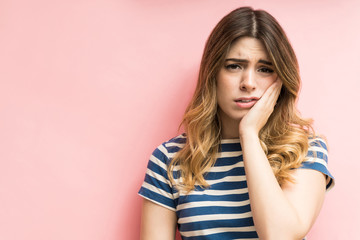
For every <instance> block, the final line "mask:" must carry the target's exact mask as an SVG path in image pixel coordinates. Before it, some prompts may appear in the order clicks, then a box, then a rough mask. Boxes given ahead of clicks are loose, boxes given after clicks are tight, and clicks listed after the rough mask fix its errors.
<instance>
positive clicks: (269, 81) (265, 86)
mask: <svg viewBox="0 0 360 240" xmlns="http://www.w3.org/2000/svg"><path fill="white" fill-rule="evenodd" d="M276 79H277V77H271V78H266V79H262V83H261V84H260V89H261V91H262V94H264V92H265V91H266V90H267V89H268V88H269V87H270V86H271V85H272V84H273V83H274V82H275V81H276Z"/></svg>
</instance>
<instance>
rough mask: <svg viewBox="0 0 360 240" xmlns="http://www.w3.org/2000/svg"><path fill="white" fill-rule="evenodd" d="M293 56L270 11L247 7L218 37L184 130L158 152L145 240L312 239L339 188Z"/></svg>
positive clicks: (223, 24) (211, 42)
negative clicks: (302, 101) (327, 198)
mask: <svg viewBox="0 0 360 240" xmlns="http://www.w3.org/2000/svg"><path fill="white" fill-rule="evenodd" d="M299 87H300V77H299V70H298V64H297V60H296V56H295V54H294V51H293V49H292V47H291V45H290V43H289V41H288V39H287V37H286V35H285V33H284V31H283V30H282V28H281V27H280V25H279V24H278V23H277V21H276V20H275V19H274V18H273V17H272V16H271V15H270V14H268V13H267V12H265V11H262V10H257V11H254V10H253V9H251V8H248V7H244V8H239V9H236V10H234V11H232V12H231V13H229V14H228V15H227V16H225V17H224V18H223V19H222V20H221V21H220V22H219V23H218V24H217V26H216V27H215V28H214V30H213V31H212V33H211V35H210V37H209V39H208V41H207V43H206V46H205V50H204V54H203V57H202V61H201V66H200V72H199V78H198V83H197V87H196V90H195V93H194V96H193V98H192V100H191V102H190V104H189V105H188V108H187V110H186V113H185V115H184V118H183V122H182V124H183V126H184V127H185V133H184V134H181V135H180V136H177V137H175V138H173V139H171V140H169V141H167V142H165V143H163V144H162V145H160V146H159V147H158V148H157V149H156V150H155V151H154V153H153V155H152V156H151V158H150V161H149V164H148V170H147V173H146V176H145V181H144V183H143V185H142V187H141V189H140V191H139V194H140V195H141V196H143V197H144V203H143V210H142V225H141V237H142V239H143V240H145V239H156V240H161V239H167V240H168V239H174V236H175V232H176V227H178V228H179V231H180V234H181V236H182V238H183V239H276V240H281V239H285V240H289V239H303V238H304V237H305V235H306V234H307V232H308V231H309V230H310V228H311V226H312V224H313V223H314V221H315V219H316V217H317V215H318V214H319V212H320V209H321V206H322V203H323V199H324V194H325V191H326V189H329V188H330V187H332V186H333V183H334V182H333V178H332V176H331V174H330V173H329V171H328V169H327V150H326V144H325V141H324V140H323V139H322V138H320V137H318V136H316V135H315V134H314V132H313V130H312V127H311V121H310V120H306V119H303V118H301V117H300V115H299V114H298V112H297V110H296V107H295V101H296V99H297V96H298V92H299Z"/></svg>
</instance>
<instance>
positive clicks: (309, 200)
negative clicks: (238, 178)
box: [242, 136, 325, 240]
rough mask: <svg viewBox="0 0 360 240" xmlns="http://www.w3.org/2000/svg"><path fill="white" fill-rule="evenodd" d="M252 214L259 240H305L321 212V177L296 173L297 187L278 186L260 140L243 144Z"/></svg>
mask: <svg viewBox="0 0 360 240" xmlns="http://www.w3.org/2000/svg"><path fill="white" fill-rule="evenodd" d="M242 144H243V156H244V165H245V171H246V176H247V182H248V189H249V196H250V202H251V210H252V213H253V219H254V223H255V227H256V230H257V233H258V235H259V237H260V239H276V240H281V239H284V240H289V239H302V238H303V237H304V236H305V235H306V233H307V232H308V231H309V230H310V228H311V226H312V224H313V223H314V221H315V219H316V217H317V215H318V214H319V212H320V209H321V206H322V202H323V199H324V194H325V177H324V175H323V174H322V173H320V172H317V171H314V170H307V169H297V170H293V176H294V180H295V183H285V184H284V185H283V186H282V187H280V186H279V184H278V182H277V181H276V178H275V176H274V173H273V171H272V169H271V167H270V164H269V162H268V160H267V158H266V155H265V153H264V151H263V150H262V148H261V145H260V141H259V139H258V137H257V136H254V137H253V138H251V137H250V136H248V137H246V138H244V140H242Z"/></svg>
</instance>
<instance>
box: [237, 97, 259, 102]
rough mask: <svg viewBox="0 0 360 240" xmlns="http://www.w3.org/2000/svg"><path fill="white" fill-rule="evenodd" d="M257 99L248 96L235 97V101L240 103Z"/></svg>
mask: <svg viewBox="0 0 360 240" xmlns="http://www.w3.org/2000/svg"><path fill="white" fill-rule="evenodd" d="M257 100H259V98H258V97H249V98H238V99H235V102H240V103H249V102H251V101H257Z"/></svg>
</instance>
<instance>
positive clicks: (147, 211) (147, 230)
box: [140, 199, 177, 240]
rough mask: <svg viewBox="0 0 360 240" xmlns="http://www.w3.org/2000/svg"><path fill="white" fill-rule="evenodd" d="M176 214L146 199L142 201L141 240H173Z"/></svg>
mask: <svg viewBox="0 0 360 240" xmlns="http://www.w3.org/2000/svg"><path fill="white" fill-rule="evenodd" d="M176 219H177V218H176V213H175V212H174V211H171V210H169V209H167V208H165V207H162V206H160V205H158V204H156V203H153V202H151V201H149V200H147V199H144V200H143V206H142V217H141V233H140V236H141V237H140V239H141V240H174V239H175V233H176Z"/></svg>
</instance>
